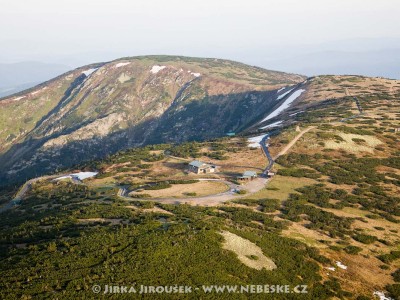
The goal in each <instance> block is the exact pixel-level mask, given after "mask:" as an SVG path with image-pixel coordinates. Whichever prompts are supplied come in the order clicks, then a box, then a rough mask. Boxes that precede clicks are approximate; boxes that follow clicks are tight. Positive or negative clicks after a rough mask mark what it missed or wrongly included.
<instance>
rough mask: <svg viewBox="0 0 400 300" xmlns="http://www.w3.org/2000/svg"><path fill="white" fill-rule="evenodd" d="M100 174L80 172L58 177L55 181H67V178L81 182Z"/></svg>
mask: <svg viewBox="0 0 400 300" xmlns="http://www.w3.org/2000/svg"><path fill="white" fill-rule="evenodd" d="M98 173H99V172H79V173H73V174H69V175H66V176H61V177H58V178H56V179H54V180H62V179H67V178H77V179H79V180H84V179H86V178H90V177H94V176H96V175H97V174H98Z"/></svg>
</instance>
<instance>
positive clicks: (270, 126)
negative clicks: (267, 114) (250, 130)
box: [260, 121, 283, 129]
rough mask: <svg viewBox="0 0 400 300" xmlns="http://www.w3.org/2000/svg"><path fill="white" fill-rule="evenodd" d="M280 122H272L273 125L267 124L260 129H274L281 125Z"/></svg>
mask: <svg viewBox="0 0 400 300" xmlns="http://www.w3.org/2000/svg"><path fill="white" fill-rule="evenodd" d="M282 122H283V121H278V122H274V123H271V124H269V125H267V126H264V127H261V128H260V129H267V128H272V127H276V126H279V125H281V124H282Z"/></svg>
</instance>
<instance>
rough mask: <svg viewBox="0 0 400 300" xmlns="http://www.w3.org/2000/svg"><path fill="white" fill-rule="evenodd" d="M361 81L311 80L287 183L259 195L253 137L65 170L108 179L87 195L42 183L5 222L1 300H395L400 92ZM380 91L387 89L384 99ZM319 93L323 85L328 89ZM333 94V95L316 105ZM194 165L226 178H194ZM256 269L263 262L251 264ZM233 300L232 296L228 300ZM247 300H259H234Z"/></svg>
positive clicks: (74, 187) (172, 147)
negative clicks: (114, 294) (102, 298)
mask: <svg viewBox="0 0 400 300" xmlns="http://www.w3.org/2000/svg"><path fill="white" fill-rule="evenodd" d="M351 78H352V77H343V78H342V79H338V78H333V77H318V78H314V79H311V80H309V81H308V83H307V89H306V92H305V93H304V94H303V95H302V98H301V99H299V101H297V102H295V103H293V106H291V107H290V110H291V113H293V111H299V110H305V111H304V112H302V113H299V114H296V115H293V116H292V117H290V118H288V119H287V120H285V122H284V123H282V124H283V125H282V127H281V129H280V130H279V133H276V134H274V135H273V136H272V137H271V139H270V140H269V149H270V152H271V155H272V156H273V157H278V158H277V159H276V164H275V165H274V171H275V172H277V175H276V176H274V177H273V178H272V179H271V180H269V181H268V182H267V183H266V185H264V186H261V188H259V189H258V188H257V189H255V188H254V183H257V182H258V183H259V182H262V181H254V182H250V183H244V184H241V185H237V184H239V183H238V182H237V176H239V175H240V174H242V173H243V172H244V171H245V170H253V171H256V172H258V173H260V172H261V171H262V170H263V167H265V166H266V164H267V161H266V159H265V157H264V156H263V154H262V152H261V150H260V149H253V148H250V147H248V141H247V136H246V137H234V138H224V139H218V140H210V141H206V142H187V143H183V144H180V145H176V144H161V145H155V146H147V147H142V148H136V149H130V150H125V151H121V152H119V153H117V154H115V155H110V156H107V157H106V158H104V159H102V160H95V161H92V162H90V163H83V164H81V165H77V166H75V168H74V169H73V170H66V171H65V172H74V171H77V170H98V171H99V174H98V175H97V176H96V177H95V178H92V179H88V180H85V181H84V182H83V184H76V183H74V182H73V181H72V182H71V181H68V180H66V181H61V182H58V183H56V182H52V181H49V180H43V181H39V182H37V183H35V184H34V185H33V187H32V189H31V190H30V192H29V193H28V194H27V195H26V197H25V198H24V199H23V201H22V202H21V203H20V205H19V206H17V207H15V208H13V209H11V210H10V211H8V212H7V213H3V214H2V218H1V220H2V221H1V223H0V231H1V236H2V238H1V240H0V247H1V253H2V254H1V255H2V258H3V260H2V261H3V264H2V265H1V272H2V274H5V275H6V276H3V277H2V278H1V279H0V287H1V291H2V292H1V293H2V297H3V298H6V299H7V297H9V298H12V297H14V296H16V297H29V296H32V297H35V298H45V297H47V296H48V295H57V296H58V297H63V298H67V299H68V298H76V297H92V296H93V293H92V291H91V287H92V285H93V284H100V285H104V284H108V283H110V282H112V283H114V284H117V285H118V284H131V283H137V284H148V285H159V284H160V285H166V284H183V285H193V286H201V285H203V284H289V285H291V286H293V285H298V284H306V285H308V293H307V294H302V295H293V297H292V298H293V299H331V298H335V297H336V298H343V299H367V298H372V297H373V296H372V294H373V292H374V291H385V292H386V295H391V297H393V298H394V299H395V298H396V297H398V296H399V284H398V283H396V282H398V280H399V278H398V273H399V266H400V265H399V258H400V248H399V247H400V234H399V232H400V226H399V222H400V207H399V202H400V201H399V200H400V199H399V197H398V194H399V192H400V189H399V187H400V153H399V149H400V147H399V146H400V145H399V138H398V137H399V133H398V130H397V129H398V128H400V114H399V113H398V111H400V110H399V108H400V103H399V102H398V99H399V96H400V95H399V92H398V91H399V90H398V89H397V88H396V86H397V82H392V81H390V82H389V81H388V82H389V83H390V86H392V87H390V86H387V85H385V84H383V82H382V81H385V80H384V79H365V81H364V83H363V82H361V81H359V83H357V84H359V85H355V86H358V87H357V88H354V87H353V88H351V87H349V86H348V85H349V80H350V82H351V80H355V79H351ZM357 80H362V79H357ZM371 82H373V85H374V86H375V85H377V83H376V82H381V83H382V84H380V89H379V90H378V87H375V88H372V85H371V84H370V83H371ZM389 83H388V85H389ZM365 85H367V88H366V87H365ZM318 86H323V87H324V88H323V89H321V91H320V92H318V91H317V87H318ZM361 87H362V88H361ZM346 88H347V89H348V91H346ZM360 89H361V90H360ZM343 90H344V92H343ZM325 92H326V93H328V92H329V93H334V94H333V95H332V98H330V99H325V97H327V95H325V96H321V98H318V97H319V96H318V93H320V94H321V93H325ZM335 97H336V98H335ZM354 97H356V98H354ZM356 100H357V101H358V103H359V105H360V106H361V108H362V111H363V113H362V114H360V112H359V109H358V107H357V104H356ZM284 114H289V113H288V112H285V113H284ZM273 121H274V120H270V121H269V122H273ZM305 129H309V130H307V131H305ZM267 130H268V129H267ZM257 134H259V133H257ZM300 134H301V135H300ZM299 135H300V137H299ZM298 137H299V138H298ZM294 140H296V142H295V143H293V144H292V145H291V147H290V148H288V149H287V152H285V153H283V152H282V151H283V149H285V148H287V146H288V145H289V144H291V142H292V141H294ZM192 159H199V160H201V161H206V162H212V163H214V164H216V165H218V166H219V171H218V172H217V173H216V174H212V175H201V176H196V175H193V174H188V173H187V172H186V170H187V163H188V162H189V161H190V160H192ZM65 172H63V173H65ZM199 178H203V179H204V178H207V179H208V180H210V179H214V180H219V181H218V182H219V183H221V186H218V187H216V186H214V185H212V184H211V183H210V182H207V181H205V182H201V183H200V182H199V180H198V179H199ZM259 180H261V179H259ZM211 182H212V181H211ZM225 182H228V184H234V185H236V186H237V187H238V189H241V190H243V191H244V192H243V193H238V192H230V193H231V194H230V195H231V196H229V197H227V198H223V197H222V196H220V195H216V196H210V194H212V191H213V189H214V193H224V190H225V189H224V188H222V186H223V184H226V183H225ZM263 184H265V183H263ZM177 187H178V188H177ZM220 188H221V189H220ZM7 193H8V194H7ZM11 193H12V192H11V191H8V192H7V191H6V192H5V193H4V195H10V194H11ZM8 197H9V196H5V197H4V199H3V200H2V201H3V203H4V202H5V201H6V199H7V198H8ZM177 203H178V204H177ZM185 203H187V204H185ZM221 231H229V232H231V233H233V234H234V235H236V236H238V237H237V238H236V240H240V238H239V237H241V238H243V239H245V240H247V243H252V244H253V247H255V248H256V247H259V248H260V249H261V250H260V251H262V254H263V255H264V256H265V257H266V258H267V259H269V260H271V261H272V262H273V264H274V265H276V269H273V270H270V271H267V270H266V269H261V270H258V269H254V268H252V267H249V266H248V265H247V264H245V260H244V259H243V257H240V256H237V253H236V252H234V251H233V250H232V249H230V248H229V247H228V248H227V247H226V241H225V238H224V236H222V235H221V234H220V233H221ZM98 245H101V246H100V247H99V246H98ZM247 259H250V260H253V261H254V262H255V263H256V262H257V261H258V260H259V257H257V255H255V254H250V253H249V255H248V257H247ZM66 269H67V270H68V271H66ZM199 293H200V294H199V295H196V296H199V297H206V296H207V295H204V294H202V293H201V292H199ZM191 296H193V295H191ZM208 296H209V297H206V298H216V297H217V296H216V295H208ZM220 296H221V297H220ZM290 296H292V295H287V294H284V295H262V296H261V297H262V298H266V299H280V298H282V299H288V298H289V299H292V298H291V297H290ZM160 297H161V296H160ZM177 297H178V296H177ZM193 297H194V296H193ZM224 297H225V298H231V297H232V295H230V294H221V295H219V296H218V298H224ZM249 297H250V298H252V297H253V298H255V299H259V298H260V295H254V294H253V295H252V294H243V295H239V294H238V295H237V297H235V298H238V299H241V298H243V299H245V298H249Z"/></svg>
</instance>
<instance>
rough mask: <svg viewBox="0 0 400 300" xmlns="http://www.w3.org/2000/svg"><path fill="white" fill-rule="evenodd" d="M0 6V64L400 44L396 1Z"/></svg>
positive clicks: (11, 1) (45, 0) (13, 1)
mask: <svg viewBox="0 0 400 300" xmlns="http://www.w3.org/2000/svg"><path fill="white" fill-rule="evenodd" d="M0 7H1V9H0V45H1V46H0V63H1V62H16V61H22V60H42V61H43V60H46V59H49V60H53V61H54V60H57V59H56V58H58V61H60V59H61V58H62V57H63V55H64V56H71V55H76V59H78V56H82V58H83V57H84V56H85V53H86V56H88V57H89V59H90V58H92V59H94V60H95V59H99V58H102V57H107V59H108V58H116V57H114V55H117V56H121V55H140V54H182V55H192V56H208V57H227V58H232V57H233V58H239V59H240V58H243V59H242V61H246V58H249V59H250V58H251V57H252V56H257V57H261V56H262V55H263V53H265V55H271V53H273V51H274V49H275V51H276V53H280V54H282V53H281V49H283V48H286V50H291V51H292V53H293V52H296V51H300V49H301V47H302V46H304V45H319V44H322V43H328V44H329V42H334V41H337V40H351V39H360V38H363V39H365V38H396V39H399V38H400V21H399V16H400V5H399V1H398V0H302V1H299V0H243V1H238V0H201V1H199V0H198V1H188V0H186V1H183V0H68V1H67V0H56V1H55V0H53V1H49V0H35V1H26V0H25V1H22V0H0ZM355 44H357V43H355ZM361 45H362V44H360V46H359V47H361ZM375 46H376V47H377V48H379V47H383V48H384V47H385V45H381V44H380V43H378V44H377V45H375ZM316 50H318V49H316ZM325 50H329V47H328V49H325ZM361 50H362V49H361ZM93 53H102V54H99V55H98V56H96V55H94V54H93ZM105 53H108V56H107V54H105ZM102 55H103V56H102ZM279 58H281V57H279ZM85 59H86V60H87V59H88V58H87V57H86V58H85ZM249 59H247V60H249Z"/></svg>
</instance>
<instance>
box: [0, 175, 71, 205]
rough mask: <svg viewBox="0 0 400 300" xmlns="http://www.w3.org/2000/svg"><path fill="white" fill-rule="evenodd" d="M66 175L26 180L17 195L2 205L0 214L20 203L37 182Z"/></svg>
mask: <svg viewBox="0 0 400 300" xmlns="http://www.w3.org/2000/svg"><path fill="white" fill-rule="evenodd" d="M66 175H68V174H61V175H50V176H41V177H36V178H33V179H30V180H28V181H27V182H25V183H24V185H23V186H22V187H21V188H20V189H19V191H18V192H17V194H16V195H15V196H14V198H13V199H11V200H10V201H9V202H8V203H6V204H4V205H3V206H1V207H0V213H2V212H5V211H7V210H9V209H11V208H13V207H14V206H15V205H17V204H18V202H19V201H21V200H22V199H23V198H24V196H25V194H26V193H27V192H28V191H29V190H30V189H31V187H32V184H34V183H35V182H37V181H39V180H50V179H55V178H58V177H61V176H66Z"/></svg>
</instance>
